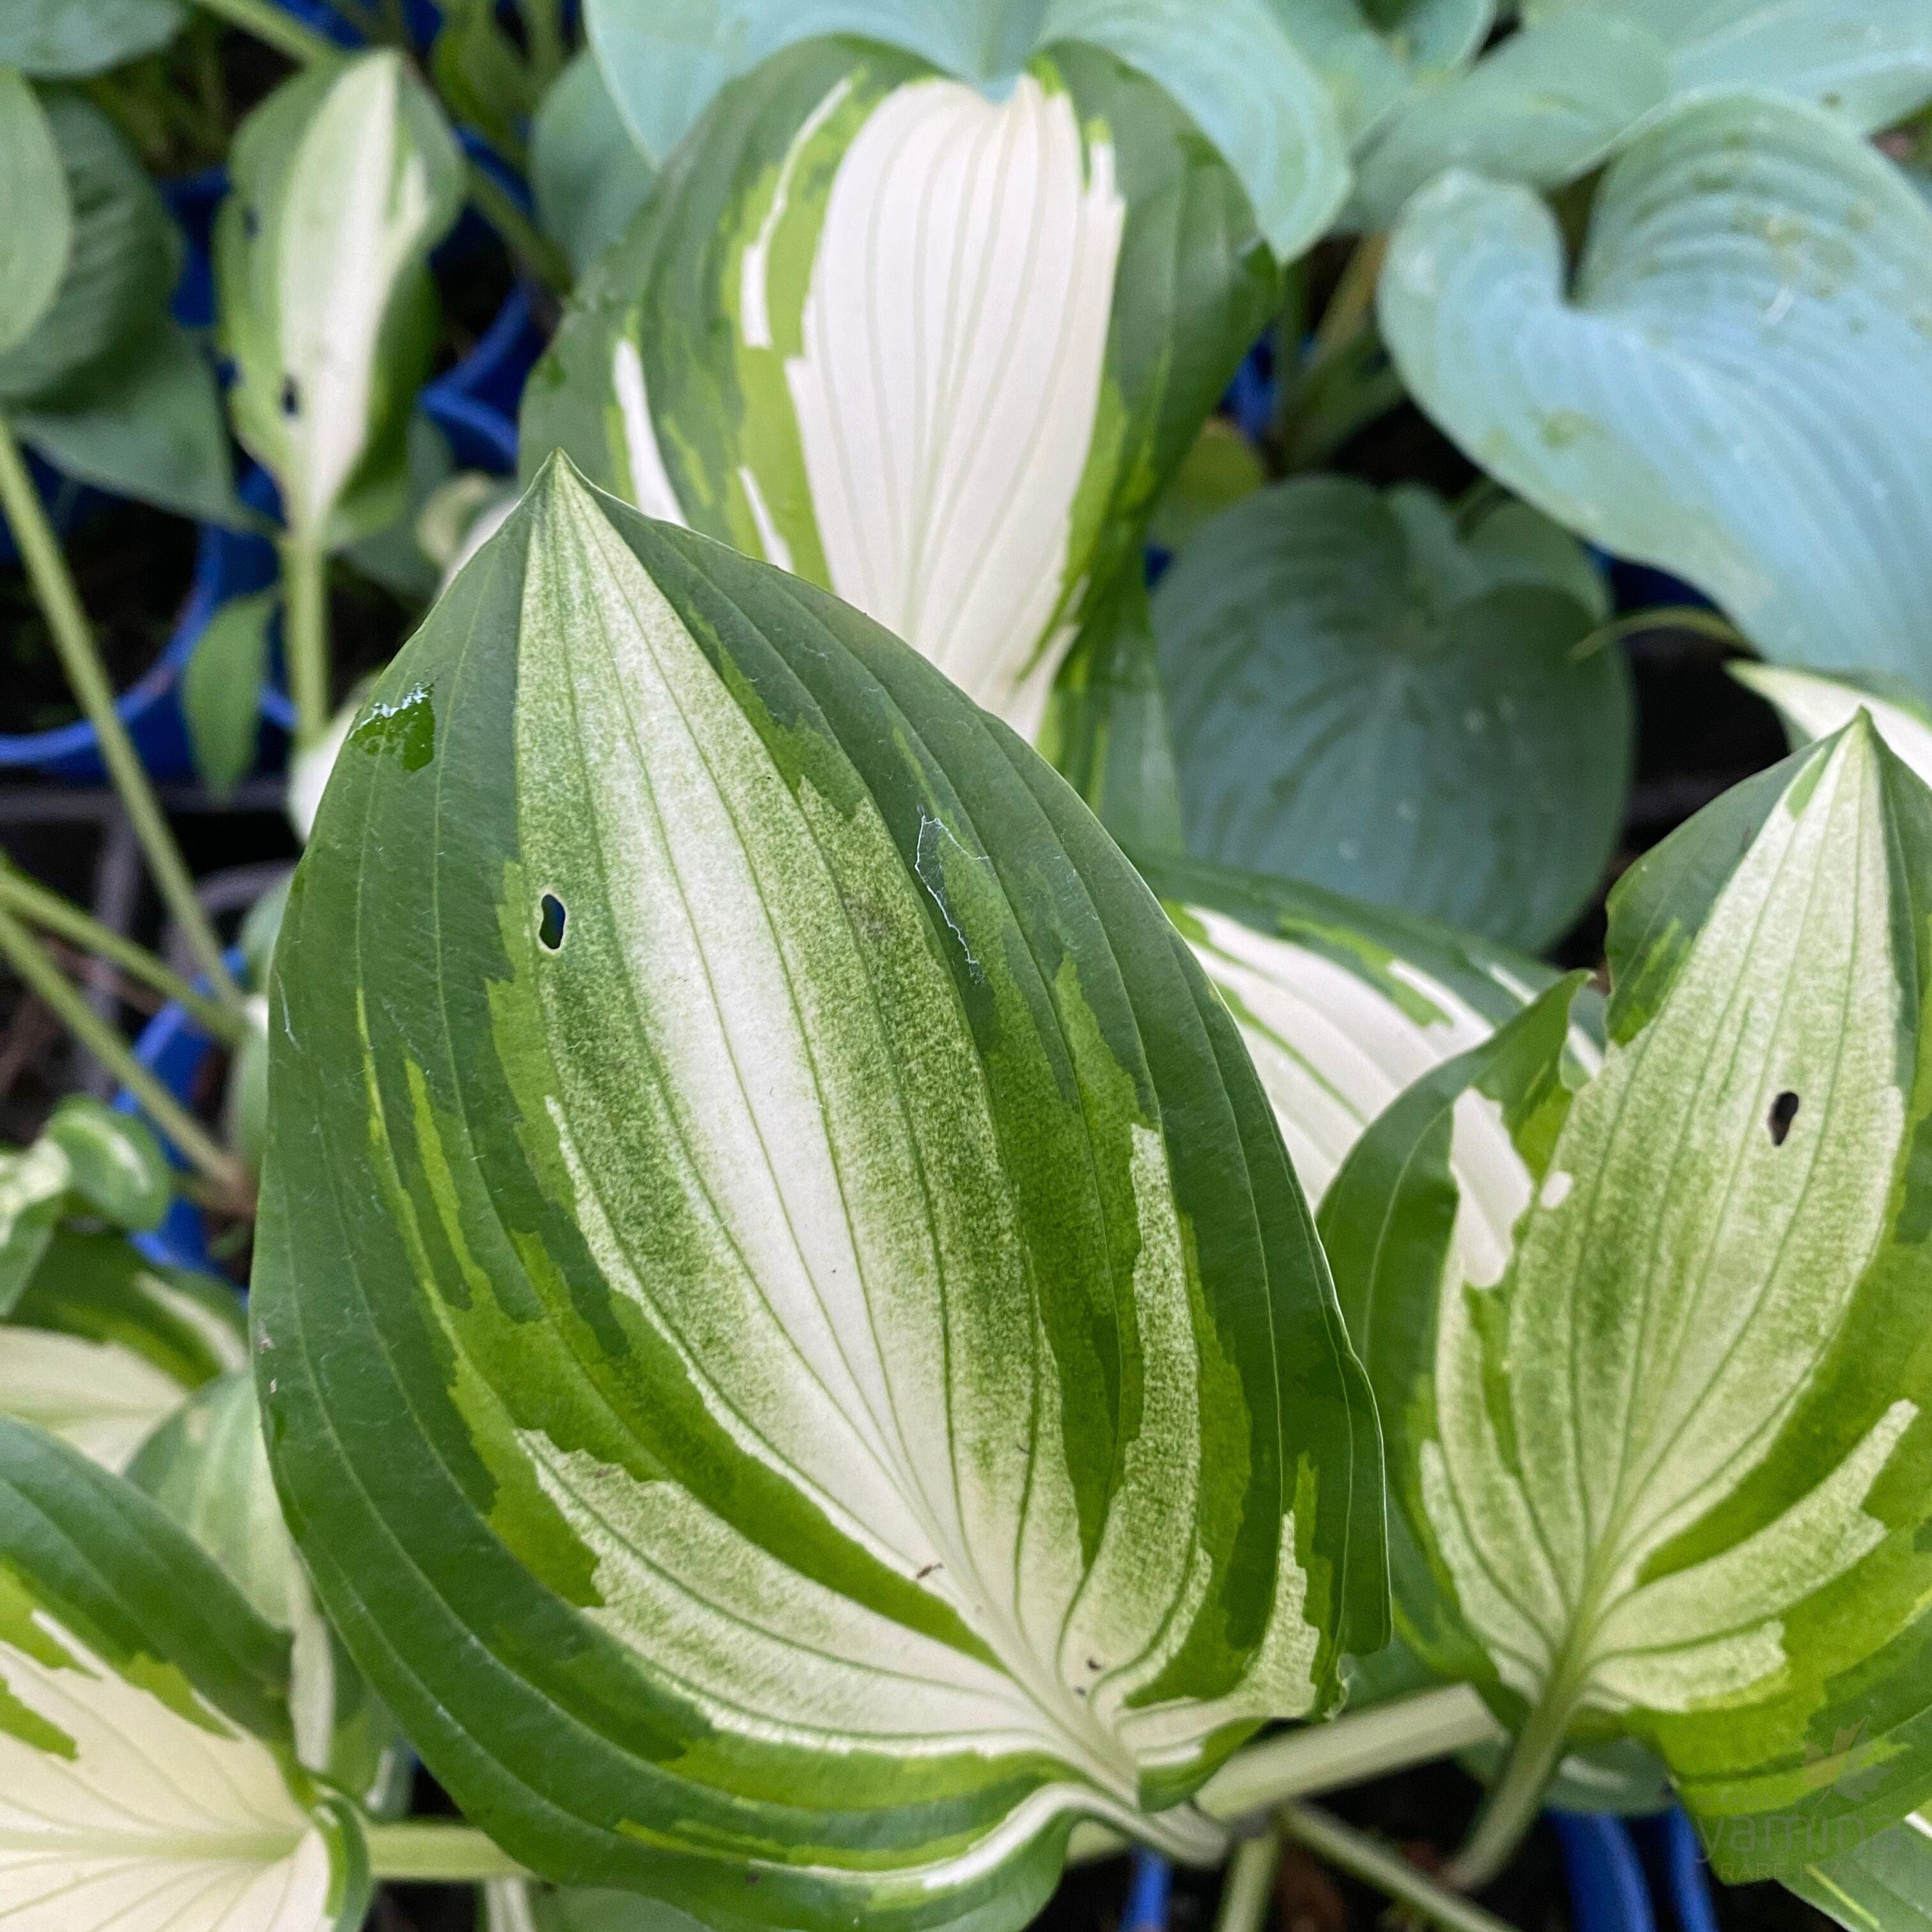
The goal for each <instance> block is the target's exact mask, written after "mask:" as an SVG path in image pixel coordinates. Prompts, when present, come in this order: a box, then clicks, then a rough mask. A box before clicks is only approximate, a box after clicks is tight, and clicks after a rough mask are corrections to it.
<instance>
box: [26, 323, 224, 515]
mask: <svg viewBox="0 0 1932 1932" xmlns="http://www.w3.org/2000/svg"><path fill="white" fill-rule="evenodd" d="M8 420H9V421H10V422H11V423H12V424H13V428H14V429H15V431H17V433H18V434H20V437H22V438H23V439H24V440H26V442H28V443H31V444H32V445H33V446H34V449H37V450H38V451H39V452H40V454H41V455H43V456H44V457H45V458H46V460H48V461H49V463H52V465H53V466H54V467H55V469H58V470H59V471H60V472H61V473H62V475H65V476H71V477H74V478H77V479H78V480H79V481H82V482H86V483H92V484H95V486H96V487H98V488H100V489H103V490H111V491H112V492H113V493H114V494H115V495H116V496H132V497H134V498H136V499H137V500H139V502H144V503H153V504H155V505H158V506H159V507H160V508H162V509H164V510H172V511H175V512H176V513H177V514H179V515H181V516H184V517H196V518H198V519H199V520H201V521H202V522H204V523H238V522H240V521H242V519H243V518H244V517H245V514H246V513H245V511H243V510H242V508H241V506H240V505H239V504H238V503H237V502H236V497H235V487H234V479H233V471H232V469H231V466H230V462H229V450H228V425H227V422H226V418H225V417H224V416H223V414H222V409H221V396H220V391H219V390H218V389H217V387H216V386H215V380H214V371H213V369H212V368H210V367H209V365H208V358H207V356H205V354H203V353H202V350H201V348H200V347H199V345H198V344H196V342H195V341H193V339H192V338H190V336H189V335H188V333H187V331H186V330H185V329H182V328H181V326H179V325H178V323H175V321H174V320H173V319H172V317H167V316H163V317H160V318H159V320H157V321H156V322H155V323H154V324H153V325H152V326H150V327H149V328H148V329H147V331H146V332H145V333H144V334H143V335H141V336H139V338H137V339H136V340H134V341H130V342H129V343H128V344H126V345H125V347H123V348H122V349H121V350H120V351H118V353H116V354H115V356H113V357H111V358H110V359H109V360H108V362H106V363H105V364H104V365H97V366H96V367H95V368H93V369H92V370H91V371H89V373H88V374H87V375H86V377H83V378H82V379H81V380H79V381H77V383H74V384H72V385H71V386H69V387H68V388H67V389H64V390H63V391H62V392H61V394H60V395H59V396H58V398H57V399H56V401H55V402H53V403H51V404H48V405H47V406H46V407H35V406H32V405H18V406H16V407H14V408H13V410H10V412H9V416H8Z"/></svg>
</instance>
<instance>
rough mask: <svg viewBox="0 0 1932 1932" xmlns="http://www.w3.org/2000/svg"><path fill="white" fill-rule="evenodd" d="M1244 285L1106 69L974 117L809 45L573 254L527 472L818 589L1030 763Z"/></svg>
mask: <svg viewBox="0 0 1932 1932" xmlns="http://www.w3.org/2000/svg"><path fill="white" fill-rule="evenodd" d="M1273 291H1274V269H1273V267H1272V265H1271V263H1270V262H1269V260H1268V254H1267V251H1266V249H1265V248H1264V247H1263V245H1262V242H1261V239H1260V237H1259V234H1258V233H1256V229H1255V227H1254V223H1253V214H1252V212H1251V211H1250V208H1249V206H1248V203H1247V199H1246V197H1245V196H1244V195H1243V193H1242V192H1241V187H1240V186H1239V184H1238V183H1237V181H1235V178H1234V177H1233V175H1231V174H1230V173H1229V172H1228V170H1227V169H1226V166H1223V164H1222V163H1220V161H1219V160H1217V158H1216V157H1215V156H1214V154H1213V152H1212V151H1211V149H1209V148H1208V146H1207V145H1206V144H1205V142H1202V140H1201V139H1199V136H1198V134H1197V133H1196V131H1195V130H1193V128H1192V127H1191V126H1190V124H1189V123H1188V122H1187V120H1186V119H1185V118H1184V116H1183V115H1181V113H1180V112H1179V111H1178V110H1177V109H1176V108H1175V107H1174V106H1173V104H1172V103H1171V102H1170V101H1169V100H1168V98H1166V95H1164V94H1163V93H1162V92H1161V91H1160V89H1159V88H1158V87H1157V86H1156V85H1155V84H1154V83H1153V82H1152V81H1150V80H1147V79H1145V78H1144V77H1142V76H1141V75H1139V74H1136V73H1135V72H1134V71H1132V70H1131V69H1130V68H1127V67H1126V66H1124V65H1121V63H1120V62H1118V61H1116V60H1115V59H1113V58H1112V57H1111V56H1109V55H1106V54H1103V53H1101V52H1097V51H1095V50H1094V49H1087V48H1082V47H1080V46H1071V45H1070V46H1065V47H1062V48H1061V49H1058V50H1056V52H1055V53H1054V54H1053V55H1052V56H1051V57H1047V56H1042V57H1040V58H1037V59H1036V60H1035V61H1034V62H1032V63H1031V65H1030V66H1029V67H1028V69H1027V71H1026V72H1025V74H1023V75H1022V76H1021V77H1019V79H1018V80H1017V81H1016V83H1014V85H1013V87H1012V89H1010V92H1007V94H1006V95H1004V98H1001V99H999V100H997V101H996V100H994V99H992V98H989V96H988V95H986V94H984V93H983V92H980V90H979V89H977V88H975V87H973V86H969V85H968V84H967V83H965V82H962V81H959V80H953V79H951V78H950V77H947V76H945V75H943V74H938V73H936V72H935V71H932V70H931V69H930V68H926V67H925V66H923V65H921V64H920V63H919V62H916V61H915V60H913V59H912V58H910V57H908V56H905V55H898V54H895V53H892V52H887V51H886V50H885V49H882V48H871V49H866V48H862V47H859V46H855V45H853V44H851V43H844V42H838V41H820V42H816V43H813V44H812V45H811V46H807V47H803V48H799V49H793V51H791V52H788V53H786V54H784V55H781V56H779V57H778V58H775V59H774V60H772V61H770V62H767V63H766V65H764V66H763V68H760V70H759V71H757V74H755V75H754V76H753V77H751V78H750V79H749V80H745V81H742V82H740V83H737V84H736V86H733V87H732V88H731V89H729V90H728V91H727V92H726V93H725V94H724V95H723V96H721V98H720V99H719V101H718V104H717V105H716V106H715V108H714V109H713V110H712V113H711V115H710V116H709V118H707V120H706V122H705V124H704V126H703V130H702V131H701V132H700V133H698V134H697V135H695V136H694V137H693V139H692V140H691V142H690V143H689V144H688V145H687V146H686V147H685V148H684V149H683V150H682V151H681V154H680V157H679V159H678V160H676V161H675V162H673V164H672V165H671V166H670V167H669V168H668V169H667V170H666V172H665V173H664V175H663V176H662V177H661V179H660V181H659V184H658V189H657V191H656V193H655V195H654V196H653V198H652V202H651V204H650V206H649V210H648V211H646V214H643V216H640V218H639V220H638V221H637V223H636V224H634V226H633V227H632V228H631V230H630V231H629V233H628V234H627V235H626V236H625V238H624V239H623V240H622V242H619V243H617V244H616V245H613V247H612V248H610V251H608V252H607V254H605V255H604V257H602V259H601V261H600V262H599V263H598V267H597V269H595V271H594V272H593V273H592V275H591V276H590V277H589V279H588V281H586V284H585V285H584V287H583V290H582V291H581V292H580V295H579V296H578V298H577V302H576V304H575V305H574V309H573V311H572V313H571V315H570V317H568V319H567V320H566V321H565V324H564V326H563V328H562V331H561V332H560V333H559V336H558V338H557V341H556V347H555V348H554V350H553V352H552V354H551V356H550V360H549V361H548V362H547V363H545V364H544V365H543V366H542V367H541V368H539V370H538V372H537V374H536V376H535V378H534V379H533V380H532V384H531V388H530V392H529V401H528V402H527V404H526V407H525V410H524V413H523V450H524V452H525V458H526V464H527V465H528V466H529V467H530V468H532V469H533V468H534V467H535V464H536V463H537V462H538V461H539V460H541V458H543V457H544V455H547V453H548V452H550V451H551V450H552V449H558V448H562V449H565V450H567V451H568V452H569V453H570V455H571V457H572V458H574V460H576V461H577V463H579V464H580V465H581V466H583V469H585V470H586V472H588V473H589V475H591V476H592V478H594V479H595V481H598V482H600V483H602V484H605V485H606V486H607V487H610V489H611V490H613V491H614V492H615V493H616V494H618V495H619V496H624V497H626V498H628V499H629V500H630V501H631V502H634V503H636V504H637V505H638V506H639V507H640V508H642V509H643V510H645V511H646V512H648V513H649V514H651V515H652V516H655V517H663V518H665V519H666V520H669V521H670V522H673V523H685V524H688V525H689V526H691V527H692V528H694V529H699V530H702V531H703V532H705V533H706V535H711V536H715V537H718V538H721V539H723V540H724V541H727V542H729V543H731V544H735V545H736V547H738V548H739V549H740V550H744V551H745V552H747V553H748V554H750V555H752V556H763V557H764V558H765V559H767V560H768V561H769V562H773V563H776V564H778V565H781V566H782V567H784V568H786V569H788V570H792V571H796V572H797V573H798V574H799V575H800V576H802V577H808V578H810V579H811V580H812V581H813V582H814V583H820V584H822V585H823V586H826V588H828V589H832V590H833V591H835V592H837V593H838V595H839V596H841V598H844V600H845V601H847V603H850V604H855V605H856V606H857V607H859V609H860V610H863V611H864V612H865V613H866V614H867V615H868V616H871V617H874V618H876V619H877V620H878V621H879V622H881V623H883V625H886V628H888V629H889V630H892V631H895V633H897V634H898V635H899V636H900V637H903V638H904V639H905V640H907V642H908V643H910V644H912V645H913V647H914V648H915V649H917V650H919V651H920V652H923V653H924V654H925V655H926V656H927V657H929V658H931V659H932V661H934V662H935V664H938V666H939V667H940V668H941V670H944V671H945V672H946V673H947V676H950V678H952V679H953V681H954V682H956V683H957V684H959V685H960V686H962V688H964V689H965V691H967V692H968V694H970V695H971V696H972V697H974V698H976V699H977V700H979V702H980V703H982V704H984V705H985V706H987V707H988V708H989V709H991V710H992V711H995V712H997V713H998V714H999V715H1001V717H1003V718H1005V719H1006V721H1007V722H1008V723H1010V724H1012V725H1013V726H1014V727H1015V728H1016V730H1019V731H1020V732H1021V733H1022V735H1023V736H1029V737H1030V736H1032V735H1033V734H1034V732H1035V730H1037V727H1038V725H1039V724H1040V718H1041V715H1042V713H1043V710H1044V709H1045V706H1046V700H1047V694H1048V692H1049V689H1050V688H1051V687H1052V682H1053V678H1054V673H1055V671H1056V670H1058V667H1059V665H1060V663H1061V660H1062V658H1064V655H1066V652H1067V649H1068V648H1069V647H1070V645H1071V644H1072V643H1073V638H1074V637H1075V635H1076V632H1077V631H1078V630H1079V627H1080V625H1081V622H1082V619H1083V618H1085V616H1088V614H1089V613H1090V612H1091V611H1093V610H1095V609H1097V607H1099V604H1100V600H1101V598H1102V597H1103V595H1104V593H1105V592H1106V590H1107V589H1108V588H1109V585H1110V583H1111V581H1112V580H1113V579H1114V578H1115V577H1117V576H1118V574H1120V573H1121V571H1124V570H1125V569H1127V568H1139V531H1140V529H1141V528H1142V526H1143V525H1144V524H1145V520H1146V518H1147V517H1148V515H1149V514H1151V511H1152V510H1153V508H1154V502H1155V500H1156V499H1157V496H1158V495H1159V493H1160V490H1161V488H1162V487H1163V484H1164V483H1165V481H1166V478H1167V477H1168V476H1169V475H1170V474H1171V473H1172V471H1173V470H1174V469H1175V467H1176V466H1177V465H1178V463H1180V461H1181V458H1183V457H1184V455H1186V453H1187V449H1188V447H1189V446H1190V443H1192V441H1193V437H1194V436H1195V434H1196V431H1198V430H1199V428H1200V426H1201V424H1202V421H1203V420H1204V419H1205V417H1206V416H1207V415H1208V412H1209V411H1210V410H1211V409H1212V408H1213V407H1214V403H1215V401H1216V400H1217V398H1218V397H1219V395H1220V392H1221V390H1222V389H1223V386H1224V385H1225V383H1226V380H1227V378H1228V377H1229V374H1231V373H1232V371H1233V369H1234V368H1235V366H1236V365H1237V364H1238V362H1239V360H1240V358H1241V355H1242V354H1243V353H1244V351H1245V350H1246V349H1247V346H1248V344H1250V342H1251V341H1253V338H1254V336H1255V335H1256V332H1257V331H1258V329H1259V328H1260V327H1261V326H1262V324H1263V323H1265V320H1267V317H1268V314H1269V312H1270V309H1271V302H1272V297H1273Z"/></svg>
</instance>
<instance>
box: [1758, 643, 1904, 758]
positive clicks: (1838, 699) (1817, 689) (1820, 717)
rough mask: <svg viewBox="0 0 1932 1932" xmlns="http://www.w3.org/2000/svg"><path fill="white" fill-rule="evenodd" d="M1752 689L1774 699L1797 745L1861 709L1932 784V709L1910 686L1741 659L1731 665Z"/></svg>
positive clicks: (1840, 726) (1825, 735) (1830, 729)
mask: <svg viewBox="0 0 1932 1932" xmlns="http://www.w3.org/2000/svg"><path fill="white" fill-rule="evenodd" d="M1728 669H1729V670H1730V673H1731V675H1732V676H1733V677H1734V678H1736V679H1737V681H1738V682H1739V683H1740V684H1742V685H1744V686H1745V688H1746V689H1748V690H1750V691H1756V692H1757V694H1758V695H1759V696H1760V697H1762V698H1764V699H1766V700H1768V701H1769V703H1772V704H1773V705H1775V706H1776V707H1777V709H1778V715H1779V716H1780V717H1781V718H1783V720H1784V728H1785V730H1786V732H1787V734H1788V735H1789V736H1790V739H1791V742H1792V744H1793V747H1794V748H1796V746H1798V745H1807V744H1809V743H1810V742H1811V740H1812V739H1814V738H1829V736H1831V735H1832V733H1833V732H1834V731H1837V730H1842V729H1843V727H1845V726H1846V725H1847V724H1849V723H1850V722H1851V721H1852V718H1855V716H1856V715H1858V712H1861V711H1863V712H1866V713H1867V714H1868V715H1870V718H1871V721H1872V723H1873V725H1874V726H1875V727H1876V729H1877V731H1878V734H1879V736H1880V737H1881V738H1882V739H1884V740H1885V742H1886V744H1888V745H1890V746H1891V748H1892V750H1893V751H1894V752H1896V753H1897V755H1898V756H1899V757H1901V758H1903V760H1905V762H1906V763H1907V764H1908V765H1909V766H1911V767H1912V769H1913V770H1914V771H1915V772H1917V773H1918V775H1919V776H1920V777H1921V778H1923V779H1924V781H1925V782H1926V783H1927V784H1932V709H1928V707H1927V706H1926V704H1925V703H1924V702H1923V700H1921V699H1919V698H1918V697H1915V696H1914V695H1913V694H1912V693H1911V692H1910V691H1904V690H1900V689H1898V688H1895V687H1893V688H1886V689H1884V690H1877V689H1867V688H1866V687H1865V686H1864V685H1863V684H1861V683H1859V682H1857V681H1855V680H1852V679H1843V678H1836V677H1820V676H1819V675H1818V674H1817V673H1816V672H1815V671H1807V670H1787V669H1785V668H1784V667H1783V666H1782V665H1779V664H1754V663H1751V661H1748V660H1745V661H1739V662H1737V663H1735V664H1731V665H1730V666H1729V667H1728Z"/></svg>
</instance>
